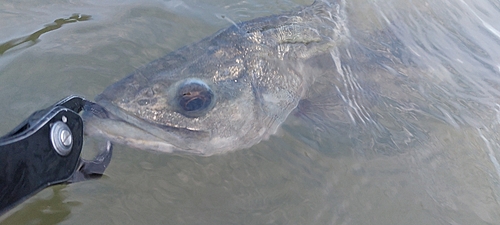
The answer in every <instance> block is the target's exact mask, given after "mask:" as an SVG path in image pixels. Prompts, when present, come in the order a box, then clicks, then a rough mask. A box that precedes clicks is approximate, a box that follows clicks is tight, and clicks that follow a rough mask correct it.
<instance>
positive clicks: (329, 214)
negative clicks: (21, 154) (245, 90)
mask: <svg viewBox="0 0 500 225" xmlns="http://www.w3.org/2000/svg"><path fill="white" fill-rule="evenodd" d="M310 3H311V2H301V1H286V0H284V1H279V2H268V1H259V0H252V1H239V2H234V1H223V0H219V1H210V2H207V1H205V2H197V1H191V0H184V1H177V0H174V1H163V0H150V1H132V0H130V1H126V2H122V1H120V2H115V1H112V0H109V1H100V2H93V1H80V2H78V4H77V3H74V2H72V3H59V2H58V3H57V4H56V3H51V2H47V3H43V4H42V3H38V2H32V3H8V2H4V3H0V8H1V9H2V12H6V13H0V29H2V31H4V30H5V31H8V32H5V33H4V32H2V33H1V34H0V40H2V41H1V42H2V43H7V42H8V41H9V40H16V38H18V37H23V36H29V34H30V33H32V32H33V31H35V30H37V29H39V27H41V26H43V25H44V24H45V23H46V21H52V20H54V18H61V17H64V16H65V15H71V14H72V13H74V12H82V13H87V14H91V15H92V20H89V21H87V22H85V23H76V24H74V25H72V26H64V27H62V28H60V29H58V30H57V31H55V32H48V33H45V35H43V36H42V37H40V36H38V38H40V39H42V38H43V41H42V42H39V44H37V45H32V46H29V47H28V48H20V49H19V50H18V51H8V52H6V53H5V54H3V55H2V56H0V102H1V103H2V104H3V105H4V106H5V107H0V115H2V116H3V117H2V120H1V121H0V124H1V125H2V126H0V131H1V132H0V133H6V132H7V131H8V130H9V129H10V128H12V127H14V126H15V125H17V123H18V122H20V121H21V120H22V119H24V118H25V117H26V116H28V115H29V114H30V113H31V112H33V111H35V110H37V109H39V108H42V107H44V106H48V105H50V104H52V103H54V102H55V101H57V100H59V99H61V98H62V97H63V96H65V95H69V94H81V95H84V96H86V97H88V98H90V99H91V98H93V97H94V96H95V95H97V94H98V93H100V92H102V91H103V90H104V88H105V87H106V86H108V85H109V84H111V83H113V82H115V81H117V80H119V79H120V78H122V77H124V76H126V75H127V74H128V73H130V72H131V71H133V70H134V68H137V67H139V66H141V65H144V64H145V63H147V62H149V61H151V60H153V59H155V58H158V57H160V56H162V55H164V54H166V53H168V52H170V51H172V50H175V49H177V48H179V47H181V46H183V45H186V44H189V43H192V42H195V41H198V40H200V39H201V38H203V37H206V36H208V35H210V34H212V33H213V32H215V31H217V30H218V29H220V28H223V27H227V26H229V25H230V24H231V22H230V21H235V22H239V21H244V20H248V19H251V18H256V17H259V16H265V15H269V14H272V13H279V12H283V11H286V10H291V9H293V8H295V7H296V6H299V5H308V4H310ZM40 4H41V5H40ZM345 4H346V12H347V17H348V23H349V25H348V28H349V32H350V33H349V35H350V36H349V37H350V40H351V42H350V44H349V45H346V46H339V47H338V48H336V49H335V50H333V51H332V52H331V54H328V57H326V58H323V59H318V60H317V61H316V62H315V63H316V64H317V65H318V67H317V68H320V69H323V70H319V71H315V70H314V71H313V70H311V71H310V72H311V73H316V72H317V73H323V74H325V76H328V75H332V74H334V75H335V76H333V78H332V79H333V80H334V82H333V83H334V85H333V86H332V85H325V84H321V83H320V84H318V85H317V86H316V87H315V93H318V94H320V93H321V92H324V91H329V92H331V93H332V94H330V95H327V96H328V98H322V97H317V98H311V99H309V100H308V101H304V102H302V104H301V105H300V107H299V110H297V111H296V112H294V115H293V116H291V117H290V118H288V120H287V121H286V122H285V124H284V125H283V126H282V129H281V130H280V131H279V132H278V134H277V135H276V136H273V137H271V138H270V139H269V140H267V141H264V142H262V143H260V144H258V145H256V146H254V147H252V148H250V149H246V150H240V151H236V152H234V153H229V154H224V155H217V156H212V157H206V158H205V157H194V156H172V155H168V154H158V153H151V152H145V151H139V150H137V149H130V148H128V147H126V146H116V148H115V155H114V158H113V160H112V162H111V164H110V167H109V168H108V170H107V171H106V175H107V177H106V178H105V179H100V180H97V181H92V182H82V183H75V184H71V185H67V186H58V187H53V188H50V189H48V190H44V191H43V192H41V193H40V194H39V195H36V196H35V197H34V198H32V199H30V200H29V202H27V203H25V204H22V205H21V206H19V207H17V208H16V209H15V211H14V212H12V213H10V214H9V215H6V216H3V217H1V218H0V220H1V222H2V224H25V223H38V221H40V223H45V222H46V223H49V224H50V223H59V222H60V223H63V224H137V223H145V224H498V221H500V207H499V200H498V199H499V193H500V192H499V191H500V187H499V182H500V165H499V162H498V156H499V154H500V153H499V150H498V149H499V147H500V136H499V135H498V132H499V130H500V114H499V112H500V106H499V101H498V100H499V97H500V92H499V91H500V90H499V88H500V85H499V84H500V76H499V75H500V74H499V68H500V67H499V66H500V47H499V46H500V27H499V25H498V23H497V21H500V18H499V17H500V4H499V3H498V2H496V1H488V0H481V1H466V0H464V1H446V0H445V1H426V2H419V1H407V0H391V1H375V0H354V1H346V3H345ZM37 10H38V13H33V12H34V11H37ZM51 14H53V15H51ZM27 15H29V16H31V17H34V19H26V18H28V16H27ZM47 17H49V18H50V19H48V20H47ZM19 18H24V20H23V21H24V23H25V26H22V27H21V26H20V25H19V22H18V21H19ZM228 20H230V21H228ZM26 27H34V28H33V29H30V30H24V29H27V28H26ZM21 31H23V32H24V33H23V34H20V33H19V32H21ZM16 49H17V48H16ZM325 68H329V70H325ZM325 71H326V72H325ZM318 96H321V95H318ZM49 192H53V194H47V193H49ZM61 192H64V193H61ZM47 195H49V197H47ZM27 215H29V216H27Z"/></svg>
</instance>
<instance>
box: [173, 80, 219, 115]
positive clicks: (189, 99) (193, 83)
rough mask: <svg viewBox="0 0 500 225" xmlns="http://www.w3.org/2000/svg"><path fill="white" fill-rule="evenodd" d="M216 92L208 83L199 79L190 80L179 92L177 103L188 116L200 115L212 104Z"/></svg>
mask: <svg viewBox="0 0 500 225" xmlns="http://www.w3.org/2000/svg"><path fill="white" fill-rule="evenodd" d="M213 100H214V94H213V93H212V90H211V89H210V87H208V85H206V84H205V83H204V82H203V81H199V80H188V81H187V82H185V83H184V84H182V85H181V86H180V87H179V89H178V92H177V103H178V106H179V108H180V109H181V112H183V114H185V115H186V116H190V117H196V116H200V113H201V112H204V111H205V110H206V109H208V108H209V107H210V106H211V105H212V101H213Z"/></svg>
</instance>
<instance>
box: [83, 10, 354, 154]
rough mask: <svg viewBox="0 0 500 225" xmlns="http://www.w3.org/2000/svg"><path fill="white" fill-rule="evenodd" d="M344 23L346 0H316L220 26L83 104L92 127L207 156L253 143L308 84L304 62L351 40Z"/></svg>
mask: <svg viewBox="0 0 500 225" xmlns="http://www.w3.org/2000/svg"><path fill="white" fill-rule="evenodd" d="M345 20H346V18H345V14H344V8H343V5H342V4H341V3H337V2H320V1H318V2H315V3H313V4H312V5H311V6H307V7H303V8H301V9H299V10H298V11H295V12H290V13H285V14H282V15H273V16H269V17H263V18H258V19H254V20H250V21H247V22H242V23H239V24H234V25H233V26H230V27H229V28H227V29H223V30H220V31H219V32H217V33H215V34H213V35H212V36H210V37H207V38H205V39H203V40H201V41H200V42H198V43H195V44H192V45H188V46H186V47H183V48H180V49H178V50H176V51H174V52H171V53H169V54H168V55H166V56H164V57H162V58H160V59H157V60H155V61H153V62H151V63H150V64H148V65H146V66H144V67H143V68H140V69H138V70H137V71H135V72H133V73H132V74H131V75H129V76H128V77H126V78H124V79H122V80H120V81H118V82H117V83H114V84H112V85H111V86H109V87H108V88H106V90H105V91H104V92H103V93H102V94H100V95H98V96H97V97H96V104H89V105H88V106H87V107H86V110H85V113H84V115H83V117H84V120H85V127H86V128H85V129H86V133H88V134H97V135H103V136H105V137H106V138H108V139H110V140H111V141H114V142H118V143H123V144H127V145H130V146H133V147H137V148H142V149H150V150H157V151H161V152H180V153H189V154H197V155H204V156H208V155H213V154H218V153H224V152H228V151H232V150H236V149H243V148H248V147H251V146H253V145H255V144H257V143H259V142H260V141H262V140H264V139H266V138H268V137H269V135H272V134H274V133H275V132H276V131H277V129H278V127H279V126H280V124H282V123H283V121H284V120H285V119H286V118H287V117H288V115H289V114H290V113H291V112H292V110H294V109H295V108H296V107H297V105H298V104H299V101H300V100H301V99H303V98H304V96H306V95H307V93H308V91H309V90H310V89H311V85H312V84H313V83H314V82H315V79H316V77H315V76H314V75H313V74H312V73H310V70H311V65H310V63H308V60H309V59H311V58H313V57H315V56H317V55H321V54H325V53H327V54H329V53H328V52H330V51H331V49H332V48H335V47H336V46H338V45H343V44H345V43H346V42H347V38H346V34H347V33H348V30H347V28H346V26H345ZM330 60H331V58H330ZM332 63H333V62H332Z"/></svg>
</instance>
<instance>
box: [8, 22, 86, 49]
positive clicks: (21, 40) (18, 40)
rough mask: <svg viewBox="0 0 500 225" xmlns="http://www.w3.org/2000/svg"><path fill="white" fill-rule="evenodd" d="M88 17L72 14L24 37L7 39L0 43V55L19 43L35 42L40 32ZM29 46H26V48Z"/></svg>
mask: <svg viewBox="0 0 500 225" xmlns="http://www.w3.org/2000/svg"><path fill="white" fill-rule="evenodd" d="M89 19H90V16H89V15H79V14H73V15H72V16H70V17H69V18H67V19H63V18H61V19H57V20H55V21H54V23H52V24H49V25H45V27H44V28H42V29H40V30H37V31H36V32H34V33H32V34H30V35H28V36H26V37H22V38H16V39H13V40H10V41H7V42H5V43H3V44H0V55H2V54H4V53H5V52H6V51H8V50H9V49H11V48H14V47H16V46H19V45H21V44H24V43H27V42H30V43H32V44H35V43H36V42H37V41H38V39H39V38H40V36H41V35H42V34H44V33H47V32H49V31H53V30H56V29H59V28H61V27H62V26H63V25H64V24H67V23H74V22H77V21H85V20H89ZM29 46H31V45H29ZM29 46H26V48H27V47H29Z"/></svg>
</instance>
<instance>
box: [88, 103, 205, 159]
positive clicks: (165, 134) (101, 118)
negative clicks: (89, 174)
mask: <svg viewBox="0 0 500 225" xmlns="http://www.w3.org/2000/svg"><path fill="white" fill-rule="evenodd" d="M82 118H83V121H84V132H85V134H86V135H89V136H100V137H104V138H106V139H108V140H110V141H112V142H115V143H119V144H125V145H129V146H132V147H135V148H140V149H147V150H154V151H160V152H167V153H189V154H195V155H203V154H204V153H203V151H200V150H199V149H191V148H189V146H183V145H182V143H183V142H185V140H184V139H185V138H186V137H205V136H207V135H208V132H205V131H201V130H194V129H190V128H184V127H178V126H174V125H170V124H167V125H163V124H161V125H160V124H154V123H150V122H148V121H145V120H143V119H140V118H138V117H136V116H134V115H131V114H129V113H127V112H126V111H124V110H122V109H120V108H119V107H117V106H115V105H113V104H112V103H111V102H109V101H100V102H99V103H94V102H87V103H86V104H85V105H84V107H83V114H82Z"/></svg>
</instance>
